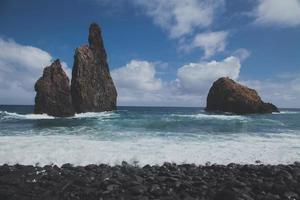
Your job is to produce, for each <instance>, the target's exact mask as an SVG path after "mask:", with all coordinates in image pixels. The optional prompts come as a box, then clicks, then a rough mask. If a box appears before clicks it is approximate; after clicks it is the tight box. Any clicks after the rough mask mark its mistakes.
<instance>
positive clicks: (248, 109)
mask: <svg viewBox="0 0 300 200" xmlns="http://www.w3.org/2000/svg"><path fill="white" fill-rule="evenodd" d="M206 111H221V112H232V113H236V114H254V113H261V114H263V113H272V112H279V110H278V108H277V107H276V106H275V105H273V104H271V103H265V102H263V101H262V100H261V98H260V96H259V95H258V94H257V92H256V91H255V90H253V89H250V88H248V87H246V86H243V85H241V84H239V83H236V82H235V81H233V80H231V79H230V78H228V77H223V78H220V79H218V80H217V81H215V82H214V83H213V86H212V87H211V88H210V90H209V93H208V96H207V105H206Z"/></svg>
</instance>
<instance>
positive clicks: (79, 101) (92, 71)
mask: <svg viewBox="0 0 300 200" xmlns="http://www.w3.org/2000/svg"><path fill="white" fill-rule="evenodd" d="M88 40H89V45H83V46H81V47H79V48H77V49H76V51H75V56H74V66H73V71H72V84H71V94H72V101H73V107H74V109H75V111H76V112H78V113H81V112H101V111H110V110H115V109H116V100H117V90H116V88H115V86H114V83H113V80H112V78H111V76H110V72H109V67H108V64H107V58H106V52H105V49H104V44H103V40H102V36H101V30H100V28H99V26H98V25H97V24H95V23H94V24H91V26H90V29H89V38H88Z"/></svg>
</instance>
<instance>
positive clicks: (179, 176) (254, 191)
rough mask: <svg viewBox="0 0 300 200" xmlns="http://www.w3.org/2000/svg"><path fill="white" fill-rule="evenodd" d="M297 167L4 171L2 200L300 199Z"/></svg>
mask: <svg viewBox="0 0 300 200" xmlns="http://www.w3.org/2000/svg"><path fill="white" fill-rule="evenodd" d="M299 198H300V162H295V163H293V164H279V165H266V164H259V163H258V164H234V163H231V164H229V165H216V164H213V165H210V164H209V163H207V165H195V164H179V165H177V164H174V163H164V164H163V165H153V166H150V165H145V166H143V167H140V166H137V165H130V164H128V163H126V162H122V164H121V165H115V166H110V165H106V164H100V165H94V164H91V165H86V166H73V165H71V164H64V165H62V166H61V167H58V166H56V165H45V166H43V167H41V166H32V165H19V164H16V165H7V164H4V165H1V166H0V199H90V200H92V199H98V200H99V199H144V200H147V199H216V200H219V199H222V200H226V199H228V200H229V199H230V200H234V199H245V200H251V199H255V200H256V199H270V200H271V199H272V200H276V199H299Z"/></svg>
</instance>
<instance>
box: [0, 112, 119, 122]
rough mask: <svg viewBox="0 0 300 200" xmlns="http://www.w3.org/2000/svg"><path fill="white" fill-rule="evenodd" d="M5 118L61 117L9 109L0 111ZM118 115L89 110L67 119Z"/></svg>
mask: <svg viewBox="0 0 300 200" xmlns="http://www.w3.org/2000/svg"><path fill="white" fill-rule="evenodd" d="M0 114H2V115H3V118H4V119H28V120H34V119H38V120H42V119H59V117H53V116H49V115H47V114H19V113H13V112H7V111H0ZM117 116H118V115H117V114H116V113H114V112H87V113H78V114H75V116H73V117H66V119H71V118H105V117H117Z"/></svg>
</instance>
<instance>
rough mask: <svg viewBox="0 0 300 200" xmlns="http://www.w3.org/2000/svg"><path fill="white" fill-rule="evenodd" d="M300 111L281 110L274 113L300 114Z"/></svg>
mask: <svg viewBox="0 0 300 200" xmlns="http://www.w3.org/2000/svg"><path fill="white" fill-rule="evenodd" d="M299 113H300V112H299V111H298V112H297V111H280V112H274V113H272V114H275V115H280V114H299Z"/></svg>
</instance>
